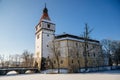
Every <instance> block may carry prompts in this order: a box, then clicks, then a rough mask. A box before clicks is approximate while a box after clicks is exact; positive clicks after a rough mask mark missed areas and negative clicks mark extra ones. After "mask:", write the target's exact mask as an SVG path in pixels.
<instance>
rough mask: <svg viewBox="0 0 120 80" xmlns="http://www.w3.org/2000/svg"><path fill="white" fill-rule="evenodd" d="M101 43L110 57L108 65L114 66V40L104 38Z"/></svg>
mask: <svg viewBox="0 0 120 80" xmlns="http://www.w3.org/2000/svg"><path fill="white" fill-rule="evenodd" d="M101 44H102V48H103V49H104V51H105V53H106V54H107V55H108V56H107V57H108V59H109V63H108V65H109V66H112V64H113V63H112V56H111V54H112V41H111V40H108V39H103V40H102V41H101Z"/></svg>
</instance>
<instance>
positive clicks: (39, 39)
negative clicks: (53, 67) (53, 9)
mask: <svg viewBox="0 0 120 80" xmlns="http://www.w3.org/2000/svg"><path fill="white" fill-rule="evenodd" d="M54 33H55V24H54V23H53V22H52V21H51V19H50V17H49V15H48V9H47V8H46V5H45V8H44V9H43V14H42V17H41V18H40V21H39V23H38V25H36V27H35V61H34V66H37V67H38V68H39V69H41V63H42V58H47V57H48V56H49V54H50V53H49V48H48V47H49V45H48V44H49V42H51V41H52V40H53V39H54V37H55V35H54Z"/></svg>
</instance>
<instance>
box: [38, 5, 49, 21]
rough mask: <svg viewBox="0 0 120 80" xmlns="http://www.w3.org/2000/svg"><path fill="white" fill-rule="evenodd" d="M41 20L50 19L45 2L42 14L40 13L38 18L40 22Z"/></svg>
mask: <svg viewBox="0 0 120 80" xmlns="http://www.w3.org/2000/svg"><path fill="white" fill-rule="evenodd" d="M42 20H48V21H50V17H49V15H48V9H47V8H46V4H45V8H44V9H43V14H42V17H41V18H40V22H41V21H42Z"/></svg>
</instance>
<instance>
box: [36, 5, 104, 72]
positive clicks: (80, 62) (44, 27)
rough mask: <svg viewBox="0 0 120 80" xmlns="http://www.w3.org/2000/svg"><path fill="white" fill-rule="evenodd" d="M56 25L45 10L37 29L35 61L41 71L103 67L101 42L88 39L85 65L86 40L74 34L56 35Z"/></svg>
mask: <svg viewBox="0 0 120 80" xmlns="http://www.w3.org/2000/svg"><path fill="white" fill-rule="evenodd" d="M55 27H56V26H55V23H53V22H52V21H51V19H50V17H49V15H48V9H47V8H46V6H45V8H44V9H43V14H42V17H41V19H40V21H39V23H38V24H37V25H36V27H35V31H36V32H35V61H34V66H37V67H38V68H39V69H42V68H43V67H44V68H45V69H51V68H60V69H63V68H64V69H68V70H71V71H73V72H74V71H76V70H78V69H79V68H81V67H85V66H86V65H87V67H96V66H103V65H105V64H104V59H103V56H102V52H101V46H100V42H99V41H97V40H93V39H87V44H88V45H87V50H88V52H87V54H86V58H87V63H86V65H85V55H84V38H83V37H79V36H76V35H72V34H66V33H64V34H61V35H57V36H56V35H55Z"/></svg>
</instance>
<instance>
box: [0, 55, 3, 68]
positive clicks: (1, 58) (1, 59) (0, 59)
mask: <svg viewBox="0 0 120 80" xmlns="http://www.w3.org/2000/svg"><path fill="white" fill-rule="evenodd" d="M0 63H1V67H4V55H0Z"/></svg>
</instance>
